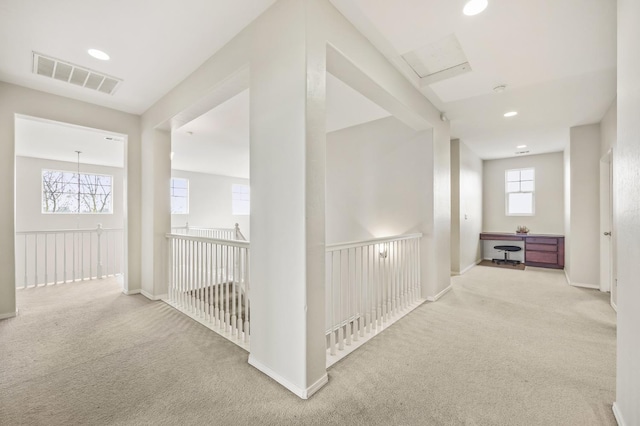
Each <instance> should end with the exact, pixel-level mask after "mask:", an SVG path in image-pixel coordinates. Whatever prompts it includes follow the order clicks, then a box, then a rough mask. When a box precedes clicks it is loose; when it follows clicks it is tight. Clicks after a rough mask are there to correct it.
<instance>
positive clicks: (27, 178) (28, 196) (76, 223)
mask: <svg viewBox="0 0 640 426" xmlns="http://www.w3.org/2000/svg"><path fill="white" fill-rule="evenodd" d="M77 167H78V166H77V163H69V162H65V161H54V160H44V159H41V158H31V157H16V187H17V188H20V190H19V191H17V192H16V231H40V230H52V229H75V228H85V229H90V228H95V227H96V226H97V224H98V223H101V224H102V227H103V228H122V227H123V226H124V211H123V205H124V197H123V195H124V194H123V179H124V169H122V168H117V167H105V166H96V165H94V164H80V171H81V172H82V173H97V174H103V175H111V176H113V181H112V184H113V191H112V197H113V213H112V214H81V215H77V214H51V213H42V169H50V170H63V171H75V170H77Z"/></svg>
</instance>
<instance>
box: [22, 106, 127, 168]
mask: <svg viewBox="0 0 640 426" xmlns="http://www.w3.org/2000/svg"><path fill="white" fill-rule="evenodd" d="M15 140H16V155H17V156H22V157H34V158H45V159H50V160H57V161H68V162H71V163H75V162H77V161H78V153H77V151H80V152H81V153H80V162H81V163H83V164H97V165H99V166H109V167H124V143H125V140H126V136H124V135H120V134H117V133H110V132H105V131H102V130H96V129H89V128H86V127H80V126H74V125H71V124H64V123H59V122H56V121H49V120H42V119H38V118H33V117H27V116H18V117H16V135H15Z"/></svg>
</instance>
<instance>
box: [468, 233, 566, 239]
mask: <svg viewBox="0 0 640 426" xmlns="http://www.w3.org/2000/svg"><path fill="white" fill-rule="evenodd" d="M525 238H563V239H564V235H557V234H516V233H515V232H481V233H480V239H481V240H504V241H524V240H525Z"/></svg>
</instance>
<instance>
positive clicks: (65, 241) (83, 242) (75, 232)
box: [16, 224, 124, 288]
mask: <svg viewBox="0 0 640 426" xmlns="http://www.w3.org/2000/svg"><path fill="white" fill-rule="evenodd" d="M123 265H124V234H123V230H122V229H121V228H103V227H102V225H101V224H98V225H97V226H96V227H95V228H87V229H56V230H42V231H20V232H16V287H22V288H27V287H37V286H40V285H51V284H61V283H66V282H72V281H84V280H90V279H95V278H104V277H108V276H115V275H119V274H122V273H123Z"/></svg>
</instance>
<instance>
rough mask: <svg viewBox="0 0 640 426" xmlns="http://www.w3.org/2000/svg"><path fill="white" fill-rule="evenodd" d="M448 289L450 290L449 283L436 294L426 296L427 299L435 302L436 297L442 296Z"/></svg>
mask: <svg viewBox="0 0 640 426" xmlns="http://www.w3.org/2000/svg"><path fill="white" fill-rule="evenodd" d="M449 290H451V284H449V285H448V286H447V288H445V289H444V290H442V291H441V292H440V293H438V294H436V295H435V296H428V297H427V300H428V301H429V302H436V301H437V300H438V299H440V298H441V297H442V296H444V295H445V294H446V293H447V292H448V291H449Z"/></svg>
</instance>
